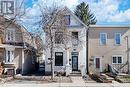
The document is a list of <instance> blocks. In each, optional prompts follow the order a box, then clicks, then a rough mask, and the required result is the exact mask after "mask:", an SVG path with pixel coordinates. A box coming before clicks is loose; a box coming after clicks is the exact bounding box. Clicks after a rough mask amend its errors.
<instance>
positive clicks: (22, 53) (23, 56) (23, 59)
mask: <svg viewBox="0 0 130 87" xmlns="http://www.w3.org/2000/svg"><path fill="white" fill-rule="evenodd" d="M22 74H24V49H22Z"/></svg>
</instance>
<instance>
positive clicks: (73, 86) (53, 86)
mask: <svg viewBox="0 0 130 87" xmlns="http://www.w3.org/2000/svg"><path fill="white" fill-rule="evenodd" d="M0 87H130V83H119V84H115V83H86V85H84V84H82V83H61V84H60V85H59V83H48V84H35V83H32V84H24V83H23V84H15V83H14V84H1V85H0Z"/></svg>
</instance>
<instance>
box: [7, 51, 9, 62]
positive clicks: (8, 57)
mask: <svg viewBox="0 0 130 87" xmlns="http://www.w3.org/2000/svg"><path fill="white" fill-rule="evenodd" d="M7 62H10V51H8V59H7Z"/></svg>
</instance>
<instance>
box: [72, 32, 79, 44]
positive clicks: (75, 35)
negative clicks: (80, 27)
mask: <svg viewBox="0 0 130 87" xmlns="http://www.w3.org/2000/svg"><path fill="white" fill-rule="evenodd" d="M72 44H73V45H74V46H77V45H78V32H72Z"/></svg>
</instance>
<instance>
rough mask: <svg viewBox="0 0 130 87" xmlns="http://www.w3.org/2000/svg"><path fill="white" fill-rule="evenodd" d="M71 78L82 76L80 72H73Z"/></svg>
mask: <svg viewBox="0 0 130 87" xmlns="http://www.w3.org/2000/svg"><path fill="white" fill-rule="evenodd" d="M70 76H82V75H81V72H80V71H73V72H71V73H70Z"/></svg>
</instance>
